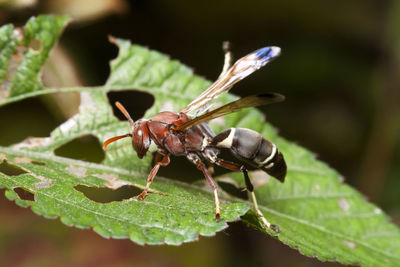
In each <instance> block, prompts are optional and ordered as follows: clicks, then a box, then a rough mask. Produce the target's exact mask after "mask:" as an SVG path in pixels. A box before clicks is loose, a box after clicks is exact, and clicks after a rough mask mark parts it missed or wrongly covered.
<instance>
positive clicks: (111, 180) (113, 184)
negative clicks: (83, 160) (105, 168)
mask: <svg viewBox="0 0 400 267" xmlns="http://www.w3.org/2000/svg"><path fill="white" fill-rule="evenodd" d="M93 176H95V177H97V178H100V179H102V180H105V181H107V184H106V186H107V187H108V188H110V189H117V188H120V187H121V186H124V185H131V183H130V182H128V181H124V180H120V179H119V176H118V175H117V174H113V173H102V174H93Z"/></svg>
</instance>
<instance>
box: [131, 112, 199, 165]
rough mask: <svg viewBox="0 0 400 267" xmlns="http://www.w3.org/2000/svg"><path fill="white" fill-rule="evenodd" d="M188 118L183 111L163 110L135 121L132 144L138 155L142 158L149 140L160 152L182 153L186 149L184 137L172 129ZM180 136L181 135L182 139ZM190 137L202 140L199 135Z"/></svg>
mask: <svg viewBox="0 0 400 267" xmlns="http://www.w3.org/2000/svg"><path fill="white" fill-rule="evenodd" d="M190 120H191V119H190V118H189V116H187V115H186V114H185V113H181V112H180V113H176V112H170V111H163V112H160V113H158V114H156V115H155V116H154V117H152V118H151V119H149V120H145V119H141V120H139V121H137V122H136V123H135V126H134V130H133V133H132V145H133V148H134V149H135V150H136V152H137V154H138V157H139V158H143V156H144V155H145V154H146V152H147V151H148V149H149V147H150V144H151V141H153V142H154V143H155V144H156V145H157V147H158V148H159V152H161V153H162V154H167V153H171V154H173V155H176V156H179V155H182V154H183V153H184V152H185V151H186V149H185V137H184V136H183V135H179V134H177V133H176V132H175V131H173V129H174V127H176V126H179V125H181V124H183V123H185V122H187V121H190ZM185 132H186V131H185ZM200 134H201V133H200ZM180 136H183V139H182V138H180ZM192 139H200V142H201V140H202V138H201V136H200V137H197V138H196V137H195V138H192Z"/></svg>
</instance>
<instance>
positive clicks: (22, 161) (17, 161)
mask: <svg viewBox="0 0 400 267" xmlns="http://www.w3.org/2000/svg"><path fill="white" fill-rule="evenodd" d="M14 162H15V163H31V162H32V160H31V159H28V158H14Z"/></svg>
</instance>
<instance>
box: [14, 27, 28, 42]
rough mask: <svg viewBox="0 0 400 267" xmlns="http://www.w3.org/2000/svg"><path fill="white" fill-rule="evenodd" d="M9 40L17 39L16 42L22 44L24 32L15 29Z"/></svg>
mask: <svg viewBox="0 0 400 267" xmlns="http://www.w3.org/2000/svg"><path fill="white" fill-rule="evenodd" d="M11 38H13V39H17V40H18V42H22V40H24V38H25V34H24V31H23V30H22V29H21V28H15V29H14V31H13V33H12V35H11Z"/></svg>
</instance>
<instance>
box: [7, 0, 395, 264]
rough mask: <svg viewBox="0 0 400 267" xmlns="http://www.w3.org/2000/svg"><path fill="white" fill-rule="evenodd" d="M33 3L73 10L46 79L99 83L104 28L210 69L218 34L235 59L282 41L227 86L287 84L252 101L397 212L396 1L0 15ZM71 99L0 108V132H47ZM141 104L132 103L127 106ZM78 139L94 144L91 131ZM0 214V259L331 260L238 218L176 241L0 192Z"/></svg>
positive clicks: (16, 137) (104, 61)
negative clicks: (263, 103) (281, 98)
mask: <svg viewBox="0 0 400 267" xmlns="http://www.w3.org/2000/svg"><path fill="white" fill-rule="evenodd" d="M42 13H60V14H69V15H70V16H72V17H74V19H75V20H74V21H73V22H72V23H71V24H70V25H69V26H68V27H67V29H66V30H65V32H64V33H63V35H62V37H61V39H60V41H59V44H58V46H57V48H56V49H55V50H54V51H53V52H52V54H51V56H50V59H49V61H48V63H47V65H46V67H45V68H44V74H43V75H44V83H45V84H46V85H47V86H50V87H51V86H76V85H85V86H92V85H102V84H104V82H105V81H106V79H107V77H108V74H109V67H108V62H109V61H110V60H111V59H112V58H115V57H116V55H117V52H118V51H117V49H116V47H115V46H114V45H112V44H110V43H109V42H108V35H112V36H115V37H120V38H125V39H130V40H131V41H132V42H133V43H137V44H140V45H144V46H147V47H149V48H151V49H155V50H158V51H160V52H163V53H166V54H168V55H170V56H171V58H173V59H178V60H180V61H181V62H183V63H184V64H186V65H188V66H191V67H192V68H193V69H194V70H195V72H196V73H197V74H199V75H201V76H204V77H206V78H207V79H210V80H214V79H216V78H217V77H218V75H219V73H220V71H221V68H222V64H223V53H222V49H221V44H222V42H223V41H225V40H229V41H231V43H232V44H233V52H234V55H235V56H236V58H239V57H241V56H243V55H245V54H247V53H249V52H251V51H253V50H255V49H258V48H260V47H263V46H269V45H276V46H280V47H281V48H282V55H281V57H280V58H278V59H277V60H276V61H274V62H273V63H271V64H269V65H267V66H266V67H265V68H263V69H262V70H260V71H258V72H256V73H255V74H253V75H252V76H251V77H249V78H248V79H246V80H244V81H242V82H241V83H240V84H238V85H237V86H235V88H234V89H233V90H232V92H233V93H235V94H237V95H241V96H244V95H250V94H254V93H261V92H266V91H274V92H279V93H281V94H284V95H285V96H286V98H287V100H286V101H285V102H284V103H281V104H278V105H273V106H271V107H266V108H264V109H263V111H266V115H267V119H268V121H270V122H272V123H273V124H274V125H275V126H276V127H277V128H278V129H279V131H280V135H281V136H283V137H285V138H287V139H289V140H291V141H294V142H296V143H298V144H300V145H302V146H304V147H306V148H308V149H310V150H311V151H314V152H315V153H316V154H317V155H318V157H319V158H320V159H321V160H323V161H325V162H327V163H328V164H329V165H330V166H332V167H333V168H335V169H337V170H338V171H339V172H340V173H341V174H343V175H344V177H345V178H346V182H347V183H349V184H350V185H352V186H354V187H355V188H357V189H358V190H359V191H361V192H362V193H363V194H364V195H365V196H366V197H367V199H368V200H370V201H373V202H374V203H376V204H378V205H379V206H380V207H382V208H383V209H384V210H385V211H386V212H387V213H388V214H389V215H390V216H391V217H392V218H393V220H394V222H395V223H397V224H399V222H400V205H399V202H400V180H399V175H400V165H399V163H400V142H399V138H400V131H399V128H400V127H399V125H400V90H399V84H400V81H399V79H400V78H399V77H400V75H398V73H399V70H400V65H399V60H400V57H399V56H400V19H399V18H400V3H399V2H398V1H397V2H396V1H378V0H377V1H372V0H354V1H332V0H328V1H295V0H288V1H255V0H252V1H237V2H236V1H210V0H204V1H198V2H194V1H183V0H182V1H124V0H118V1H117V0H116V1H112V0H101V1H100V0H86V1H82V0H81V1H78V0H71V1H67V0H56V1H50V0H48V1H38V2H35V1H34V0H30V1H25V2H24V1H1V2H0V23H1V24H5V23H13V24H15V25H16V26H21V25H23V24H25V22H26V20H27V19H28V18H29V17H30V16H33V15H38V14H42ZM117 97H118V96H117ZM120 97H122V96H120ZM193 97H195V96H193ZM132 101H133V100H132ZM146 101H147V100H146ZM147 102H149V103H150V104H151V99H150V100H148V101H147ZM54 103H55V104H54ZM78 104H79V97H77V96H76V95H74V94H70V95H68V96H63V97H62V98H61V99H60V98H59V97H58V98H57V97H56V96H48V97H41V98H34V99H29V100H24V101H22V102H19V103H16V104H11V105H8V106H5V107H2V108H0V120H1V122H2V123H1V125H0V145H10V144H13V143H16V142H19V141H21V140H23V139H24V138H26V137H27V136H48V135H49V133H50V131H51V130H52V129H54V128H55V127H56V126H57V125H59V124H60V123H61V122H63V121H65V120H66V119H67V118H68V117H69V116H71V115H72V114H74V112H76V109H77V105H78ZM150 104H146V103H145V104H144V105H141V106H137V107H136V109H137V110H135V111H134V113H136V114H138V113H139V114H140V113H141V112H144V109H145V108H146V107H148V105H150ZM133 108H135V107H133ZM77 142H78V146H79V142H83V143H85V142H86V143H93V146H98V144H97V143H96V141H93V140H85V139H82V140H78V141H77ZM69 149H71V150H72V149H73V147H70V148H67V150H69ZM93 151H95V150H93ZM94 154H95V153H94ZM92 156H93V155H92ZM85 157H91V156H90V155H87V156H85ZM93 157H96V156H93ZM95 161H96V160H95ZM172 171H173V166H172ZM0 216H1V220H0V259H1V261H5V263H7V266H11V265H18V266H54V265H55V264H57V265H61V266H72V265H74V266H86V265H94V264H96V265H97V266H111V265H113V266H132V265H135V266H136V265H142V266H207V265H208V266H242V265H246V266H262V265H263V266H266V265H268V266H337V265H338V264H336V263H321V262H319V261H317V260H315V259H310V258H306V257H304V256H301V255H300V254H299V253H298V252H297V251H295V250H292V249H290V248H288V247H287V246H285V245H283V244H281V243H279V242H278V241H276V240H274V239H272V238H269V237H267V236H265V235H263V234H261V233H259V232H257V231H255V230H253V229H251V228H247V227H246V226H244V225H243V224H241V223H234V224H232V225H231V227H230V228H229V229H227V230H226V231H224V232H222V233H218V234H217V236H216V237H214V238H204V237H201V238H200V241H199V242H195V243H190V244H184V245H182V246H180V247H170V246H155V247H153V246H152V247H149V246H145V247H142V246H138V245H136V244H134V243H132V242H130V241H128V240H105V239H103V238H101V237H100V236H98V235H97V234H95V233H94V232H92V231H90V230H77V229H74V228H69V227H66V226H64V225H63V224H62V223H61V222H59V220H47V219H44V218H42V217H39V216H36V215H34V214H33V212H31V211H30V210H29V209H23V208H19V207H16V206H15V204H14V203H11V202H9V201H7V200H6V199H5V197H4V194H0Z"/></svg>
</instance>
